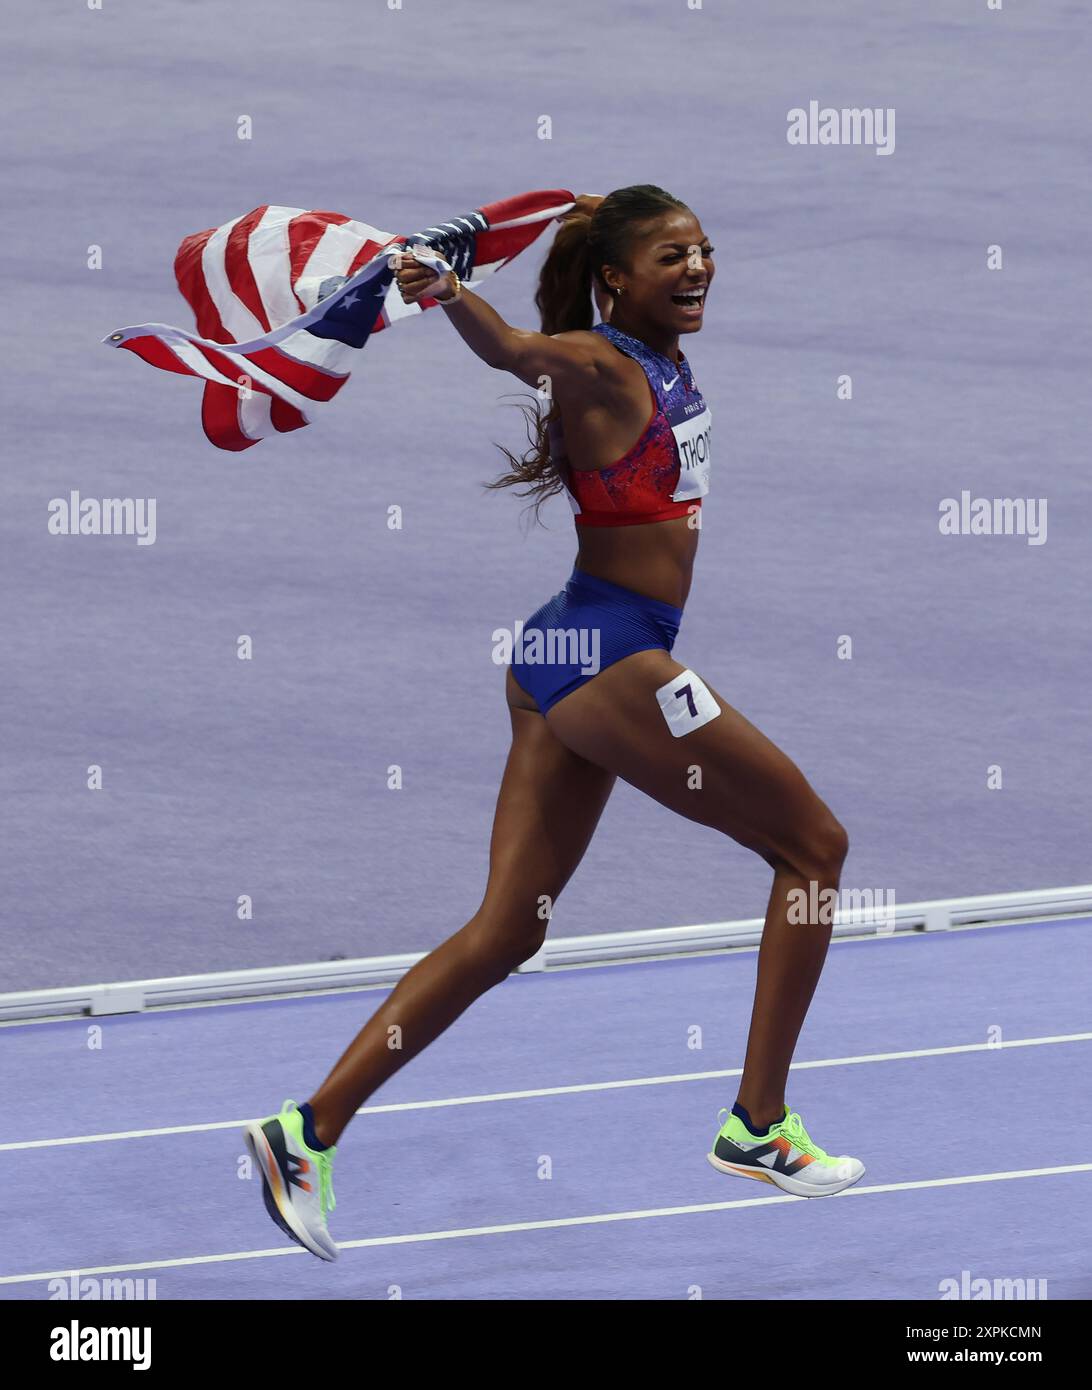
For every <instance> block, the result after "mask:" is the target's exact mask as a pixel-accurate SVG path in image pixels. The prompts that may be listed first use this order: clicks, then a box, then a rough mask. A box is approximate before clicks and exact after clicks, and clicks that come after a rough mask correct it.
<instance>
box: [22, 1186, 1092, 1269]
mask: <svg viewBox="0 0 1092 1390" xmlns="http://www.w3.org/2000/svg"><path fill="white" fill-rule="evenodd" d="M1089 1172H1092V1163H1069V1164H1063V1165H1061V1166H1059V1167H1056V1168H1021V1169H1016V1170H1014V1171H1012V1172H1008V1173H968V1174H967V1175H966V1176H964V1177H959V1178H923V1179H919V1180H917V1181H915V1182H890V1183H876V1184H875V1185H873V1186H871V1187H850V1188H847V1189H846V1191H845V1192H839V1193H836V1194H835V1196H834V1197H826V1198H822V1197H820V1198H808V1197H791V1196H789V1194H788V1193H781V1194H779V1195H778V1196H776V1197H744V1198H741V1199H740V1200H738V1201H735V1202H700V1203H696V1204H694V1205H691V1206H685V1207H651V1208H649V1209H647V1210H644V1211H609V1212H603V1213H602V1214H600V1215H598V1216H562V1217H556V1218H553V1219H551V1220H549V1221H511V1222H508V1223H506V1224H504V1225H501V1226H466V1227H463V1228H462V1229H461V1230H454V1231H420V1232H418V1233H416V1234H414V1235H405V1236H369V1237H367V1238H366V1239H364V1240H342V1241H338V1249H339V1250H363V1249H366V1248H368V1247H372V1246H387V1245H416V1244H420V1243H422V1242H425V1241H432V1240H464V1239H467V1238H469V1237H472V1236H499V1235H509V1234H511V1233H512V1232H514V1231H551V1230H557V1229H559V1228H560V1227H568V1226H600V1225H605V1224H607V1223H610V1222H614V1221H649V1220H653V1219H655V1218H657V1217H661V1216H692V1215H694V1214H696V1213H699V1212H709V1211H736V1210H738V1209H739V1208H741V1207H769V1206H774V1205H776V1204H778V1203H781V1202H807V1201H828V1202H830V1201H836V1200H838V1199H839V1198H841V1197H866V1196H875V1195H876V1194H877V1193H880V1192H912V1191H917V1190H920V1189H921V1188H926V1187H958V1186H962V1185H964V1184H967V1183H980V1182H1006V1181H1008V1180H1010V1179H1013V1178H1044V1177H1053V1176H1055V1175H1056V1174H1058V1173H1089ZM306 1254H307V1251H306V1250H302V1249H301V1248H300V1247H299V1246H298V1245H286V1246H281V1247H279V1248H276V1249H273V1250H237V1251H233V1252H232V1253H230V1254H226V1255H187V1256H184V1257H183V1258H181V1259H176V1260H142V1261H141V1262H140V1263H139V1264H127V1265H99V1266H98V1267H97V1268H94V1269H91V1268H84V1269H75V1270H74V1269H56V1270H51V1271H48V1272H46V1273H44V1274H5V1275H0V1284H33V1283H37V1282H38V1281H40V1280H43V1279H68V1278H70V1277H71V1276H72V1275H73V1274H78V1275H84V1274H128V1273H133V1272H135V1271H138V1270H145V1269H179V1268H181V1267H183V1266H185V1265H207V1264H223V1263H224V1262H226V1261H231V1260H264V1259H270V1258H272V1257H276V1256H280V1255H306ZM312 1258H313V1257H312Z"/></svg>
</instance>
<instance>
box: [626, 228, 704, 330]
mask: <svg viewBox="0 0 1092 1390" xmlns="http://www.w3.org/2000/svg"><path fill="white" fill-rule="evenodd" d="M712 255H713V248H712V246H711V245H710V244H709V238H708V237H707V236H706V235H705V233H704V232H703V231H702V229H701V224H700V223H699V221H698V219H697V218H696V217H695V216H694V214H693V213H692V212H691V211H690V210H689V209H688V208H675V209H672V210H671V211H670V212H665V213H663V214H662V215H661V216H660V217H657V218H656V219H655V220H654V221H650V222H646V223H643V224H642V225H641V226H640V227H639V228H638V229H637V230H636V234H635V235H634V237H633V238H632V240H631V241H630V245H629V255H628V265H625V266H622V265H605V266H603V276H604V278H605V280H606V282H607V284H608V285H609V286H610V287H611V289H615V288H621V294H619V295H616V296H614V305H613V309H612V311H611V319H610V321H611V323H612V324H614V325H615V327H617V328H620V329H621V330H622V331H623V332H624V333H631V334H632V335H633V336H634V337H636V338H641V339H642V340H643V341H644V342H647V343H649V344H650V345H651V346H653V347H657V348H658V350H661V351H662V350H663V349H662V348H660V346H659V345H660V344H661V343H663V342H668V343H675V342H676V341H677V339H678V336H679V335H680V334H682V333H697V332H698V330H699V329H700V328H701V326H702V321H703V317H704V314H705V302H706V298H707V296H708V292H709V287H710V285H711V284H712V283H713V275H714V267H713V261H712Z"/></svg>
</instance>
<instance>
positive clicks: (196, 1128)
mask: <svg viewBox="0 0 1092 1390" xmlns="http://www.w3.org/2000/svg"><path fill="white" fill-rule="evenodd" d="M1074 1042H1092V1033H1061V1034H1059V1035H1058V1036H1056V1037H1049V1038H1013V1039H1011V1040H1010V1041H1008V1042H999V1043H959V1044H957V1045H956V1046H955V1047H920V1048H915V1049H914V1050H913V1051H911V1052H873V1053H867V1054H865V1055H863V1056H860V1057H826V1058H824V1059H822V1060H821V1061H815V1062H793V1064H792V1066H791V1067H790V1068H789V1070H790V1071H810V1070H813V1069H816V1068H821V1067H850V1066H858V1065H860V1064H861V1063H865V1062H901V1061H905V1060H906V1059H908V1058H918V1057H947V1056H952V1055H954V1054H955V1053H959V1052H1002V1051H1004V1050H1006V1049H1008V1048H1012V1047H1046V1046H1048V1045H1053V1044H1056V1043H1074ZM742 1075H743V1068H742V1067H728V1068H726V1069H725V1070H723V1071H693V1072H679V1073H678V1074H677V1075H673V1076H638V1077H634V1078H632V1079H631V1080H628V1081H588V1082H583V1083H581V1084H579V1085H574V1086H539V1087H535V1088H534V1089H533V1090H529V1091H494V1092H492V1093H491V1094H488V1095H479V1096H448V1097H445V1098H444V1099H443V1100H407V1101H399V1102H398V1103H396V1104H392V1105H365V1106H364V1107H363V1108H362V1109H360V1110H358V1111H357V1112H356V1113H357V1114H358V1115H388V1114H393V1113H394V1112H396V1111H400V1110H441V1109H444V1108H445V1107H447V1106H449V1105H486V1104H491V1103H492V1102H494V1101H502V1100H534V1099H536V1098H538V1097H539V1096H571V1095H578V1094H579V1093H581V1092H585V1091H619V1090H624V1089H626V1088H628V1087H630V1086H674V1085H675V1084H676V1083H678V1082H680V1081H716V1080H719V1079H721V1078H723V1077H726V1076H742ZM260 1118H263V1117H261V1116H248V1117H247V1119H245V1120H214V1121H212V1122H211V1123H209V1124H203V1125H166V1126H163V1127H162V1128H160V1129H123V1130H117V1131H116V1132H113V1133H109V1134H75V1135H72V1136H70V1137H69V1138H66V1139H21V1140H17V1141H15V1142H13V1143H9V1144H0V1153H3V1152H5V1151H8V1150H11V1149H51V1148H57V1147H59V1146H61V1145H64V1144H105V1143H107V1142H110V1141H112V1140H117V1139H158V1138H160V1137H161V1136H163V1135H165V1134H202V1133H205V1132H207V1131H209V1130H213V1129H241V1128H242V1126H243V1125H245V1124H249V1123H250V1121H251V1120H252V1119H260Z"/></svg>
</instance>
